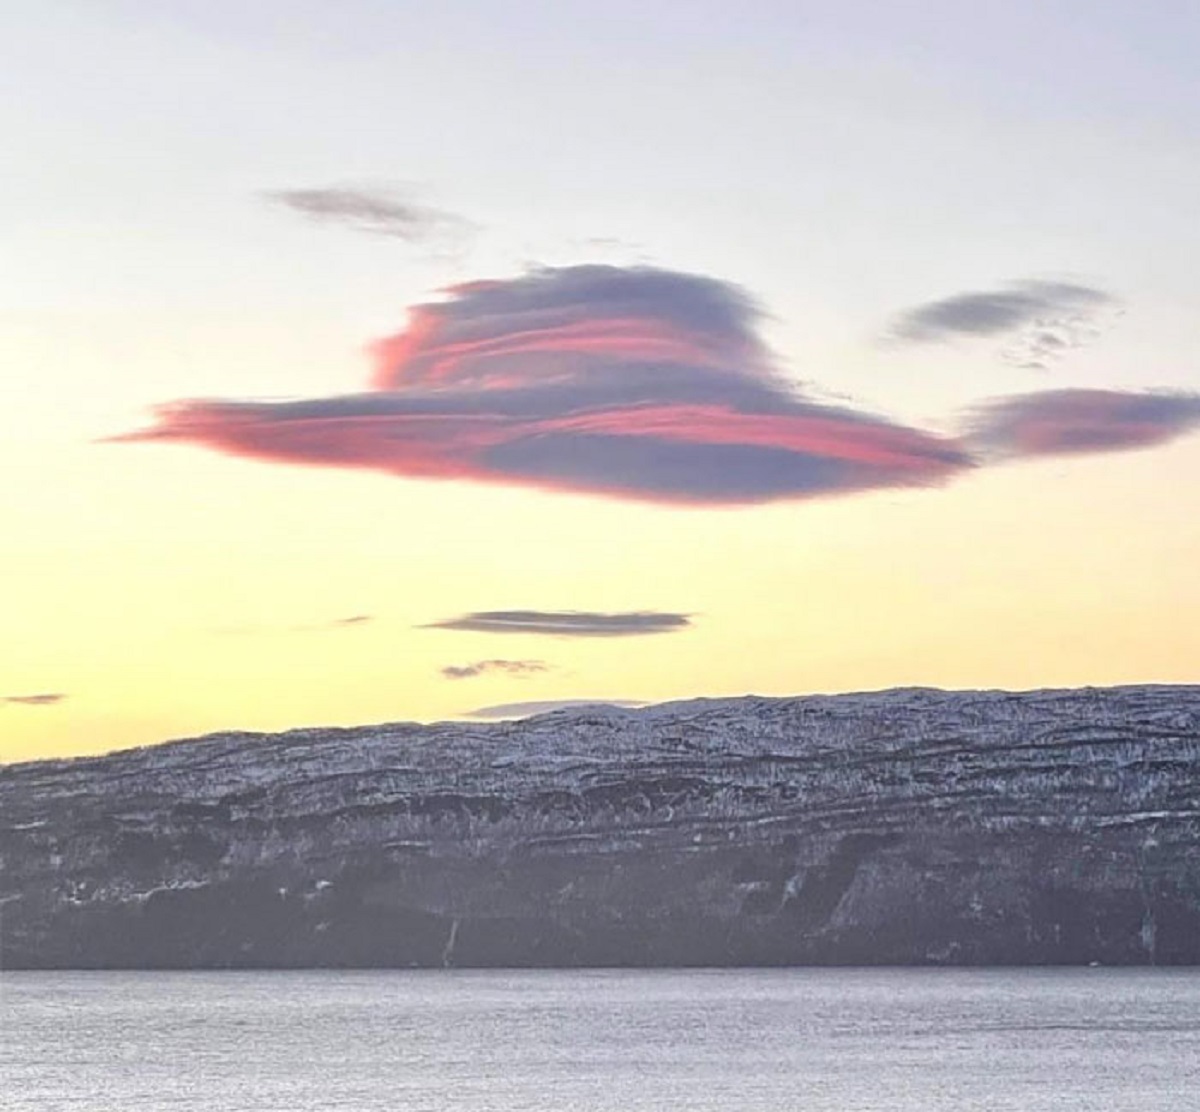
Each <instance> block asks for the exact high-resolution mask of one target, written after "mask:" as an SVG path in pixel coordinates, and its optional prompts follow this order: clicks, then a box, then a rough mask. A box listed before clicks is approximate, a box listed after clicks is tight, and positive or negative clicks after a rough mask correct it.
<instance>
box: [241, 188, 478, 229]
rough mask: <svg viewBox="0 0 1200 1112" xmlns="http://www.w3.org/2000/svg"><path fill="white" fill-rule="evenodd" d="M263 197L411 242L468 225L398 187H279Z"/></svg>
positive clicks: (324, 218)
mask: <svg viewBox="0 0 1200 1112" xmlns="http://www.w3.org/2000/svg"><path fill="white" fill-rule="evenodd" d="M264 196H265V198H266V199H267V200H268V201H270V202H272V203H274V204H277V205H282V206H283V207H284V208H288V209H291V210H292V211H293V212H296V213H299V214H300V215H301V216H305V217H307V218H309V219H310V220H316V221H319V222H321V223H326V224H338V225H341V226H342V227H347V228H351V229H353V230H355V231H360V232H369V233H371V234H372V235H380V236H390V237H393V238H395V239H402V240H405V241H406V242H408V243H424V242H427V241H429V240H431V239H435V238H438V237H440V236H445V235H448V234H461V233H463V232H465V231H466V230H467V229H468V227H469V225H468V223H467V221H466V220H464V219H463V218H462V217H459V216H455V215H453V214H452V213H449V212H444V211H443V210H441V209H436V208H430V207H428V206H426V205H421V204H417V203H416V202H414V201H412V200H410V199H408V198H407V197H406V196H405V194H404V193H403V192H401V191H400V190H397V189H378V188H375V189H371V188H361V187H358V188H356V187H351V186H332V187H327V188H322V189H278V190H273V191H271V192H268V193H266V194H264Z"/></svg>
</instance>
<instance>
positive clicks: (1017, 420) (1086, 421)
mask: <svg viewBox="0 0 1200 1112" xmlns="http://www.w3.org/2000/svg"><path fill="white" fill-rule="evenodd" d="M1198 428H1200V395H1196V394H1181V393H1135V392H1128V393H1127V392H1123V391H1119V390H1045V391H1041V392H1039V393H1034V394H1019V395H1017V396H1015V397H1010V398H1000V399H998V400H997V401H994V402H992V403H990V404H988V405H986V406H984V407H982V408H981V409H980V411H979V414H978V416H977V418H976V421H975V430H974V437H975V440H976V441H977V442H978V443H979V445H980V446H981V447H982V448H983V449H984V450H985V451H988V452H991V453H994V454H998V455H1001V456H1020V457H1028V456H1048V455H1077V454H1081V453H1088V452H1113V451H1124V450H1132V449H1137V448H1149V447H1153V446H1155V445H1158V444H1165V443H1166V442H1168V441H1170V440H1174V439H1176V438H1177V437H1180V436H1183V435H1185V434H1186V433H1189V432H1191V431H1192V430H1194V429H1198Z"/></svg>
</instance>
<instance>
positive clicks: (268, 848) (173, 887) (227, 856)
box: [0, 686, 1200, 966]
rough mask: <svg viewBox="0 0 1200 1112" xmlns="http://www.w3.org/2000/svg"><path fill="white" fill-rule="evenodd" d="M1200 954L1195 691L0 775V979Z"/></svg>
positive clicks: (675, 714)
mask: <svg viewBox="0 0 1200 1112" xmlns="http://www.w3.org/2000/svg"><path fill="white" fill-rule="evenodd" d="M1012 961H1021V962H1044V961H1066V962H1087V961H1103V962H1200V687H1194V686H1187V687H1181V686H1174V687H1170V686H1142V687H1123V688H1111V689H1082V690H1074V691H1036V692H1025V693H1007V692H996V691H976V692H941V691H935V690H929V689H901V690H896V691H887V692H879V693H872V694H863V695H836V696H811V697H803V698H795V699H766V698H756V697H747V698H741V699H715V700H691V701H687V702H682V703H673V704H664V705H661V706H656V707H646V708H638V709H622V708H616V707H604V706H595V707H572V708H569V709H564V710H560V711H555V712H551V713H549V714H543V715H540V716H538V717H536V718H531V719H526V720H523V721H518V722H503V723H490V724H464V723H439V724H435V725H430V726H421V725H415V724H409V723H399V724H388V725H380V726H369V727H357V728H347V729H302V730H292V731H288V732H286V733H282V734H273V735H272V734H244V733H229V734H216V735H210V736H208V737H204V738H198V739H194V740H190V741H184V742H174V743H169V744H165V745H160V746H152V747H147V748H143V749H136V750H129V751H126V752H120V753H114V754H111V755H108V756H105V757H97V758H86V759H78V760H71V761H47V762H37V763H32V764H24V765H12V766H8V767H3V768H0V963H2V964H4V965H8V966H13V965H33V966H69V965H86V966H94V965H100V966H105V965H119V966H139V965H147V966H164V965H168V966H192V965H195V966H226V965H443V964H445V965H452V964H463V965H496V964H516V965H529V964H545V965H561V964H615V963H620V964H779V963H799V962H901V963H908V962H977V963H978V962H1012Z"/></svg>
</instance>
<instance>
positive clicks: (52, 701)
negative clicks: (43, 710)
mask: <svg viewBox="0 0 1200 1112" xmlns="http://www.w3.org/2000/svg"><path fill="white" fill-rule="evenodd" d="M66 697H67V696H66V694H65V693H64V692H62V691H49V692H39V693H37V694H35V695H3V696H0V705H6V706H14V707H52V706H55V705H57V704H58V703H61V702H62V701H63V700H64V699H66Z"/></svg>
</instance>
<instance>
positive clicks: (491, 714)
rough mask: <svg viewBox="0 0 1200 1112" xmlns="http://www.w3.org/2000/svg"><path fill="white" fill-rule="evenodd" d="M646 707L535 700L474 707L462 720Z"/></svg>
mask: <svg viewBox="0 0 1200 1112" xmlns="http://www.w3.org/2000/svg"><path fill="white" fill-rule="evenodd" d="M644 706H646V704H645V703H643V702H640V701H638V700H636V699H537V700H534V701H532V702H525V703H497V704H495V705H494V706H490V707H476V708H475V709H474V710H468V711H464V712H463V713H462V717H463V718H528V717H529V716H530V715H534V714H546V713H548V712H549V711H552V710H564V709H566V708H569V707H575V708H579V707H618V708H621V709H625V710H636V709H637V708H638V707H644Z"/></svg>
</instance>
